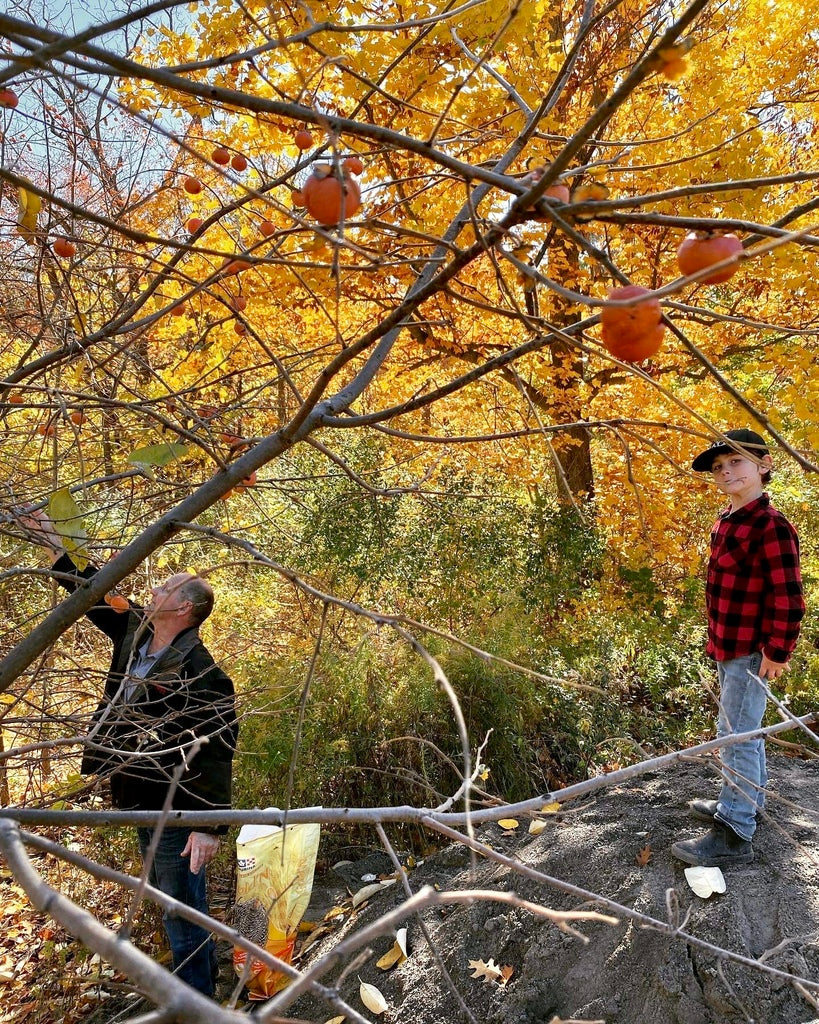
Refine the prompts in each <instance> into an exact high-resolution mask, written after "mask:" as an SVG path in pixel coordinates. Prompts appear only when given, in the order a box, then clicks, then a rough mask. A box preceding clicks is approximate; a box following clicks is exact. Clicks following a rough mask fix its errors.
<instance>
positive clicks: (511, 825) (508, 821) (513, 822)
mask: <svg viewBox="0 0 819 1024" xmlns="http://www.w3.org/2000/svg"><path fill="white" fill-rule="evenodd" d="M498 824H499V825H500V827H501V828H502V829H503V830H504V831H505V832H511V831H512V830H513V829H516V828H517V827H518V825H520V822H519V821H518V819H517V818H501V820H500V821H499V822H498Z"/></svg>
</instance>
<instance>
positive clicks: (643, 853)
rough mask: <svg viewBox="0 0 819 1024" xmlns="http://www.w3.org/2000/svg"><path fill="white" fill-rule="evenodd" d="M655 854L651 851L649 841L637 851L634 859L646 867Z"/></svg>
mask: <svg viewBox="0 0 819 1024" xmlns="http://www.w3.org/2000/svg"><path fill="white" fill-rule="evenodd" d="M653 856H654V854H653V853H652V852H651V847H650V846H649V845H648V843H646V845H645V846H644V847H643V848H642V849H641V850H638V851H637V855H636V856H635V858H634V859H635V860H636V861H637V863H638V864H639V866H640V867H641V868H644V867H645V866H646V864H648V862H649V861H650V860H651V858H652V857H653Z"/></svg>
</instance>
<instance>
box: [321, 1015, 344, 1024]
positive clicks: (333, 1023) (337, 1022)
mask: <svg viewBox="0 0 819 1024" xmlns="http://www.w3.org/2000/svg"><path fill="white" fill-rule="evenodd" d="M346 1019H347V1018H346V1017H331V1018H330V1019H329V1020H326V1021H325V1022H324V1024H342V1022H343V1021H345V1020H346Z"/></svg>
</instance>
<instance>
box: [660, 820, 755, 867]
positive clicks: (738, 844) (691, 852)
mask: <svg viewBox="0 0 819 1024" xmlns="http://www.w3.org/2000/svg"><path fill="white" fill-rule="evenodd" d="M671 854H672V856H674V857H676V858H677V860H681V861H683V863H685V864H694V865H696V866H700V867H704V868H722V867H730V866H731V865H733V864H750V863H751V861H752V860H753V859H754V848H753V846H752V845H751V843H750V840H748V839H743V838H742V837H741V836H738V835H737V834H736V832H734V830H733V829H731V828H728V826H727V825H723V824H721V823H720V822H715V823H714V826H713V828H710V829H709V830H708V831H707V832H706V833H705V835H704V836H700V838H699V839H684V840H682V842H679V843H673V844H672V846H671Z"/></svg>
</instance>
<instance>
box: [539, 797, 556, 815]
mask: <svg viewBox="0 0 819 1024" xmlns="http://www.w3.org/2000/svg"><path fill="white" fill-rule="evenodd" d="M559 810H560V802H559V801H558V800H552V802H551V803H550V804H544V805H543V806H542V807H541V808H540V813H541V814H557V812H558V811H559Z"/></svg>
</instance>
